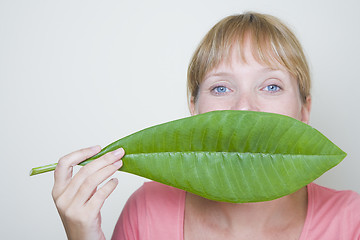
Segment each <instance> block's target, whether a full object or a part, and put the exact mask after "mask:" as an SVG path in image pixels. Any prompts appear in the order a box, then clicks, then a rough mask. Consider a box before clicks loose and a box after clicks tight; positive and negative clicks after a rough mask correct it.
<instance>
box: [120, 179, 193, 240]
mask: <svg viewBox="0 0 360 240" xmlns="http://www.w3.org/2000/svg"><path fill="white" fill-rule="evenodd" d="M185 196H186V192H185V191H183V190H180V189H177V188H174V187H170V186H167V185H164V184H161V183H157V182H146V183H144V184H143V185H142V186H141V187H140V188H139V189H137V190H136V191H135V192H134V193H133V194H132V195H131V197H130V198H129V199H128V201H127V203H126V204H125V206H124V209H123V211H122V213H121V215H120V218H119V220H118V223H117V224H116V227H115V231H114V236H115V235H118V236H119V235H124V234H127V235H128V236H127V237H126V238H121V237H120V238H116V239H152V238H153V237H155V236H156V237H157V236H160V235H164V234H165V235H166V234H171V235H172V234H175V232H177V230H178V228H179V227H178V226H179V225H181V224H182V220H183V214H184V208H185ZM149 226H151V228H150V227H149ZM164 229H165V230H164ZM159 234H160V235H159ZM113 239H115V238H114V237H113ZM162 239H165V238H162Z"/></svg>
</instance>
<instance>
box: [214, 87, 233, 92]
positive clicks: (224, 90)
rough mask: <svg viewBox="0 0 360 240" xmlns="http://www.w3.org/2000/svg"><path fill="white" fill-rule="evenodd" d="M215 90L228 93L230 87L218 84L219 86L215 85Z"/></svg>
mask: <svg viewBox="0 0 360 240" xmlns="http://www.w3.org/2000/svg"><path fill="white" fill-rule="evenodd" d="M213 91H214V92H215V93H226V92H228V91H229V89H228V88H227V87H224V86H218V87H214V88H213Z"/></svg>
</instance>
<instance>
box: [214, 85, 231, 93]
mask: <svg viewBox="0 0 360 240" xmlns="http://www.w3.org/2000/svg"><path fill="white" fill-rule="evenodd" d="M219 88H225V92H218V91H216V89H219ZM228 91H230V89H229V88H228V87H225V86H223V85H219V86H215V87H213V88H212V89H211V92H212V93H214V94H215V95H222V94H225V93H227V92H228Z"/></svg>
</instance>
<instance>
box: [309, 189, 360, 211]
mask: <svg viewBox="0 0 360 240" xmlns="http://www.w3.org/2000/svg"><path fill="white" fill-rule="evenodd" d="M308 192H309V195H311V196H312V197H313V198H314V200H316V201H317V202H321V205H324V204H325V205H328V204H329V205H332V206H333V207H334V206H337V207H338V208H342V209H347V208H360V195H359V194H358V193H357V192H354V191H351V190H335V189H331V188H327V187H323V186H320V185H317V184H315V183H312V184H310V185H308Z"/></svg>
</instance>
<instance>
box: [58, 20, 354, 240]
mask: <svg viewBox="0 0 360 240" xmlns="http://www.w3.org/2000/svg"><path fill="white" fill-rule="evenodd" d="M188 91H189V100H190V101H189V105H190V111H191V114H201V113H204V112H208V111H213V110H224V109H233V110H250V111H263V112H274V113H279V114H283V115H287V116H290V117H293V118H296V119H298V120H301V121H303V122H305V123H308V121H309V115H310V107H311V97H310V76H309V69H308V65H307V62H306V59H305V57H304V54H303V51H302V48H301V46H300V44H299V42H298V40H297V39H296V37H295V36H294V35H293V33H292V32H291V31H290V30H289V29H288V28H287V27H286V26H285V25H284V24H283V23H281V22H280V21H279V20H278V19H276V18H274V17H272V16H269V15H263V14H258V13H245V14H242V15H237V16H230V17H227V18H225V19H223V20H221V21H220V22H219V23H218V24H216V25H215V26H214V27H213V28H212V29H211V30H210V31H209V33H208V34H207V35H206V36H205V38H204V39H203V41H202V42H201V43H200V45H199V47H198V49H197V50H196V51H195V54H194V56H193V58H192V61H191V63H190V66H189V69H188ZM99 151H100V147H98V146H96V147H92V148H88V149H83V150H80V151H77V152H74V153H71V154H69V155H67V156H65V157H63V158H62V159H60V160H59V164H58V166H57V168H56V171H55V184H54V188H53V198H54V200H55V203H56V206H57V208H58V211H59V214H60V216H61V218H62V220H63V224H64V227H65V229H66V232H67V235H68V237H69V239H104V235H103V232H102V230H101V216H100V209H101V206H102V204H103V203H104V201H105V199H106V198H107V197H108V196H109V195H110V194H111V192H112V191H113V190H114V189H115V187H116V185H117V181H116V180H110V181H109V182H108V183H106V184H105V185H104V186H103V187H102V188H100V189H99V190H96V187H97V186H98V185H99V184H100V183H101V182H103V181H104V180H105V179H107V178H108V177H109V176H111V175H112V174H113V173H114V172H115V171H117V170H118V169H119V168H120V167H121V165H122V162H121V158H122V157H123V156H124V154H125V152H124V150H123V149H119V150H116V151H114V152H112V153H108V154H106V155H105V156H104V157H102V158H99V159H98V160H96V161H93V162H92V163H90V164H88V165H86V166H85V167H83V168H82V169H81V170H80V171H79V172H78V173H77V174H76V175H75V176H74V177H73V178H72V166H74V165H76V164H78V163H79V162H81V161H83V160H85V159H86V158H88V157H91V156H93V155H94V154H96V153H97V152H99ZM220 238H224V239H277V240H279V239H307V240H308V239H327V240H328V239H360V196H359V195H358V194H356V193H354V192H351V191H335V190H331V189H327V188H324V187H320V186H318V185H316V184H313V183H312V184H309V185H308V186H306V187H304V188H302V189H300V190H298V191H297V192H295V193H293V194H290V195H288V196H285V197H282V198H279V199H276V200H273V201H268V202H259V203H248V204H233V203H224V202H216V201H211V200H208V199H205V198H202V197H199V196H197V195H194V194H191V193H187V192H184V191H182V190H179V189H176V188H173V187H169V186H165V185H162V184H160V183H156V182H150V183H145V184H144V185H143V186H142V187H141V188H139V189H138V190H137V191H136V192H135V193H134V194H133V195H132V196H131V198H130V199H129V200H128V202H127V204H126V205H125V207H124V209H123V212H122V214H121V216H120V218H119V221H118V223H117V225H116V228H115V231H114V234H113V239H220Z"/></svg>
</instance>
